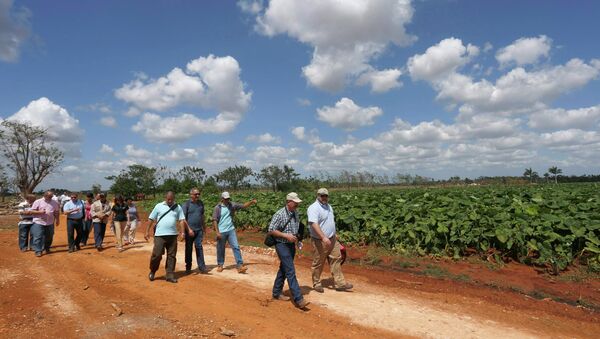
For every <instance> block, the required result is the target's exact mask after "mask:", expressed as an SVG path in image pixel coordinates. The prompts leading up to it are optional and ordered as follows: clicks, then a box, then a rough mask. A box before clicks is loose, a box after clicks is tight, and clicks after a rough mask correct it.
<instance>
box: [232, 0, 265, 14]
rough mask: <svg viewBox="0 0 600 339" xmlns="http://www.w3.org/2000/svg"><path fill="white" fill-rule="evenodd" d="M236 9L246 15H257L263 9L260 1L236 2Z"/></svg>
mask: <svg viewBox="0 0 600 339" xmlns="http://www.w3.org/2000/svg"><path fill="white" fill-rule="evenodd" d="M237 5H238V7H239V8H240V9H241V10H242V11H243V12H246V13H249V14H254V15H256V14H258V13H260V11H262V9H263V2H262V1H261V0H238V2H237Z"/></svg>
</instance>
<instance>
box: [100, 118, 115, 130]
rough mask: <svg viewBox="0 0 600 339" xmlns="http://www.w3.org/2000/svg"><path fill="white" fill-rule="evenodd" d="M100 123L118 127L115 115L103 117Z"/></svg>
mask: <svg viewBox="0 0 600 339" xmlns="http://www.w3.org/2000/svg"><path fill="white" fill-rule="evenodd" d="M100 123H101V124H102V125H104V126H106V127H113V128H114V127H117V120H116V119H115V118H114V117H103V118H101V119H100Z"/></svg>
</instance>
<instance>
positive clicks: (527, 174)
mask: <svg viewBox="0 0 600 339" xmlns="http://www.w3.org/2000/svg"><path fill="white" fill-rule="evenodd" d="M523 176H524V177H525V178H527V179H529V183H532V182H533V179H534V178H537V177H539V176H538V173H537V172H536V171H534V170H533V169H532V168H531V167H529V168H526V169H525V172H523Z"/></svg>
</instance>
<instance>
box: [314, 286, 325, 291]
mask: <svg viewBox="0 0 600 339" xmlns="http://www.w3.org/2000/svg"><path fill="white" fill-rule="evenodd" d="M313 290H315V292H319V293H323V292H325V289H323V286H321V285H316V286H315V287H313Z"/></svg>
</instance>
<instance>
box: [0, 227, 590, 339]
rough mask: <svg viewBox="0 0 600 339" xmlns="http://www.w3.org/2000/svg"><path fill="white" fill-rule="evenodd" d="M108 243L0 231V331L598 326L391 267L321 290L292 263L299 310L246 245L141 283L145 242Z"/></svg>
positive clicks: (425, 332) (519, 332)
mask: <svg viewBox="0 0 600 339" xmlns="http://www.w3.org/2000/svg"><path fill="white" fill-rule="evenodd" d="M113 240H114V239H113V238H112V236H111V235H109V236H107V239H106V245H108V246H107V249H106V250H105V251H103V252H97V251H96V250H94V249H93V248H91V247H89V246H88V247H86V248H85V249H84V250H82V251H79V252H76V253H67V251H66V234H65V229H64V226H61V227H59V228H58V229H57V234H56V236H55V242H54V244H55V246H56V247H55V251H54V252H53V253H52V254H50V255H46V256H43V257H41V258H36V257H34V255H33V253H32V252H27V253H20V252H19V251H18V248H17V245H16V231H4V232H0V244H1V245H2V246H0V258H1V259H0V337H11V338H29V337H32V336H37V337H40V336H41V337H57V336H59V337H116V336H121V335H133V336H136V337H160V338H162V337H168V338H172V337H221V336H222V334H221V332H223V331H232V332H233V333H234V334H235V336H237V337H278V338H279V337H281V338H315V337H327V338H329V337H339V338H373V337H380V338H391V337H394V338H396V337H444V338H447V337H454V338H476V337H486V338H489V337H502V338H526V337H582V338H584V337H588V338H593V337H595V336H597V334H598V333H600V316H599V315H598V314H597V313H594V312H592V311H589V310H585V309H581V308H577V307H573V306H568V305H564V304H559V303H555V302H552V301H539V300H534V299H531V298H527V297H525V296H522V295H514V294H510V293H505V292H501V291H497V292H494V293H491V294H494V295H493V296H492V297H490V296H489V295H490V293H489V292H488V293H487V294H485V295H483V294H482V293H480V291H473V293H465V291H464V290H463V289H456V290H453V288H452V285H451V284H450V285H449V286H450V288H449V289H448V290H446V291H437V292H431V289H430V288H426V287H427V285H428V284H440V282H439V281H428V280H427V278H422V277H419V279H420V280H414V281H407V280H406V279H407V278H406V276H400V275H399V274H398V275H396V273H394V272H386V273H381V272H378V273H374V272H372V271H370V270H368V269H358V268H352V269H348V273H347V278H348V280H349V281H351V282H352V283H353V284H354V285H355V286H356V288H355V290H354V291H353V292H336V291H335V290H333V289H326V291H325V293H324V294H319V293H315V292H314V291H312V290H311V289H310V288H309V286H310V272H309V267H308V265H307V263H306V260H304V261H303V260H300V262H299V265H298V278H299V282H300V285H301V287H302V290H303V293H305V297H306V298H307V300H309V301H310V302H311V305H310V306H309V310H308V311H301V310H298V309H296V308H294V307H293V305H292V304H291V303H289V302H280V301H272V300H271V299H270V295H271V293H270V290H271V286H272V282H273V278H274V276H275V272H276V270H277V265H278V261H277V259H276V258H275V257H274V256H272V255H269V253H268V251H267V253H264V252H265V251H264V250H259V249H256V248H244V251H243V255H244V259H245V261H246V263H247V264H248V267H249V270H248V273H247V274H238V273H237V272H236V270H235V268H234V266H233V261H232V258H233V256H232V254H231V251H230V250H229V249H228V250H227V254H226V257H227V261H226V265H229V266H228V268H229V269H226V270H225V271H223V272H221V273H218V272H216V270H212V272H211V274H209V275H198V274H192V275H188V276H186V275H184V274H183V273H184V272H183V271H184V260H183V246H181V243H180V248H179V252H178V262H177V271H178V273H177V274H178V276H179V278H180V280H179V283H178V284H170V283H167V282H166V281H165V280H164V270H163V268H162V267H161V270H160V271H159V272H158V273H157V280H155V281H154V282H149V281H148V279H147V274H148V259H149V255H150V251H151V244H150V243H140V244H136V245H135V246H130V247H129V248H128V249H127V250H126V251H125V252H122V253H118V252H117V251H116V249H115V248H114V241H113ZM259 252H260V253H259ZM205 255H206V260H207V263H209V264H214V263H215V261H216V258H215V250H214V246H213V245H205ZM209 267H210V268H214V265H210V266H209ZM374 277H376V279H381V282H380V283H377V281H378V280H375V281H374V280H373V279H374ZM423 279H426V280H423ZM327 281H328V280H326V283H325V285H326V286H328V285H329V286H331V284H330V282H329V284H327ZM496 294H497V295H496ZM499 300H500V301H499ZM113 304H114V306H116V308H115V307H113ZM119 311H121V312H123V314H121V315H120V316H118V315H117V313H119ZM229 334H231V333H229Z"/></svg>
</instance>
